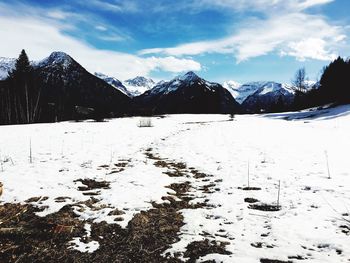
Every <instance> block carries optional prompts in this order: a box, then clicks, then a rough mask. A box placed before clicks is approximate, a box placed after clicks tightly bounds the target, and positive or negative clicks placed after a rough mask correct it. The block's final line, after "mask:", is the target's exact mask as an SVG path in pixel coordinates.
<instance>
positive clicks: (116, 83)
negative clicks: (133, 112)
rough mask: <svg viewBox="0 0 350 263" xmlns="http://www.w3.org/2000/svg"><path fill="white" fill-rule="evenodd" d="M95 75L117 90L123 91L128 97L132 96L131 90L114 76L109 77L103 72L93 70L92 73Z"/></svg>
mask: <svg viewBox="0 0 350 263" xmlns="http://www.w3.org/2000/svg"><path fill="white" fill-rule="evenodd" d="M94 75H95V76H96V77H98V78H100V79H102V80H104V81H105V82H107V83H108V84H109V85H111V86H113V87H114V88H116V89H117V90H119V91H121V92H123V93H124V94H125V95H127V96H128V97H133V94H132V93H131V92H129V90H128V89H127V88H126V87H125V86H124V85H123V83H122V82H121V81H120V80H118V79H116V78H114V77H109V76H107V75H105V74H103V73H98V72H95V74H94Z"/></svg>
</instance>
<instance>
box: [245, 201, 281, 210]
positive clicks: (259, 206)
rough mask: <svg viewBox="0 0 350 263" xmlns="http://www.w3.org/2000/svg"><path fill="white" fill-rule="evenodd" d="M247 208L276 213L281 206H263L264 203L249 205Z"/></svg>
mask: <svg viewBox="0 0 350 263" xmlns="http://www.w3.org/2000/svg"><path fill="white" fill-rule="evenodd" d="M248 208H249V209H254V210H260V211H265V212H276V211H280V210H281V206H277V205H270V204H264V203H258V204H250V205H249V206H248Z"/></svg>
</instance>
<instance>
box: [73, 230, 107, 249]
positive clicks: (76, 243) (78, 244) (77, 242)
mask: <svg viewBox="0 0 350 263" xmlns="http://www.w3.org/2000/svg"><path fill="white" fill-rule="evenodd" d="M84 229H85V231H86V235H85V238H90V237H91V225H90V224H85V225H84ZM81 239H82V238H80V237H74V238H73V240H72V241H70V244H71V246H70V248H71V249H75V250H78V251H80V252H82V253H85V252H87V253H93V252H94V251H96V250H97V249H98V248H99V247H100V244H99V243H98V242H97V241H90V242H83V241H82V240H81Z"/></svg>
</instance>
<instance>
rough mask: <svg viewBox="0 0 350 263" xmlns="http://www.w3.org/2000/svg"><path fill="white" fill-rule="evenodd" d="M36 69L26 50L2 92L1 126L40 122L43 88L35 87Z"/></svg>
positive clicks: (20, 56)
mask: <svg viewBox="0 0 350 263" xmlns="http://www.w3.org/2000/svg"><path fill="white" fill-rule="evenodd" d="M35 83H36V81H35V74H34V69H33V67H32V66H31V65H30V62H29V59H28V56H27V54H26V52H25V50H22V51H21V54H20V55H19V57H18V59H17V60H16V64H15V69H14V70H13V71H12V72H10V74H9V78H8V79H7V81H6V85H5V86H6V87H4V88H3V89H2V91H1V93H2V94H1V95H2V96H1V97H0V100H1V102H0V105H1V108H2V109H1V110H2V113H1V117H0V121H1V124H20V123H34V122H38V121H39V120H40V113H41V107H40V106H41V105H40V96H41V88H40V86H38V85H35Z"/></svg>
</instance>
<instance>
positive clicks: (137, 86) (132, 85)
mask: <svg viewBox="0 0 350 263" xmlns="http://www.w3.org/2000/svg"><path fill="white" fill-rule="evenodd" d="M123 84H124V86H125V87H126V88H127V90H128V92H129V93H130V94H132V96H133V97H135V96H139V95H141V94H143V93H145V92H146V91H147V90H150V89H151V88H153V87H154V85H155V84H156V83H155V82H154V81H153V79H149V78H145V77H140V76H138V77H136V78H133V79H128V80H126V81H124V83H123Z"/></svg>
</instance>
